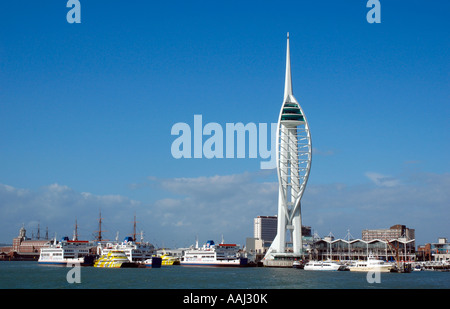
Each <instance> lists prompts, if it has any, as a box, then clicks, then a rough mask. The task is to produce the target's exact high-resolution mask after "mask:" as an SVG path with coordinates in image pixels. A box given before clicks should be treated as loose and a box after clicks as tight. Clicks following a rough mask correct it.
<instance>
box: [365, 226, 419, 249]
mask: <svg viewBox="0 0 450 309" xmlns="http://www.w3.org/2000/svg"><path fill="white" fill-rule="evenodd" d="M397 238H406V240H408V241H409V240H412V239H415V238H416V233H415V229H410V228H407V227H406V226H405V225H401V224H397V225H394V226H391V227H390V228H388V229H374V230H368V229H366V230H363V231H362V240H364V241H371V240H376V239H380V240H390V239H397ZM413 245H414V246H415V242H414V243H413Z"/></svg>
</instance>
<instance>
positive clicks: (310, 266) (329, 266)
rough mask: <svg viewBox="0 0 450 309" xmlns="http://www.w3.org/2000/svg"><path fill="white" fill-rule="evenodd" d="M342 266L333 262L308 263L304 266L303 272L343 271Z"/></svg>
mask: <svg viewBox="0 0 450 309" xmlns="http://www.w3.org/2000/svg"><path fill="white" fill-rule="evenodd" d="M343 267H344V266H343V265H341V264H339V263H336V262H333V261H309V262H308V263H306V264H305V266H304V268H303V269H304V270H328V271H337V270H341V269H342V270H343V269H344V268H343Z"/></svg>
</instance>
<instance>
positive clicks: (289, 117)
mask: <svg viewBox="0 0 450 309" xmlns="http://www.w3.org/2000/svg"><path fill="white" fill-rule="evenodd" d="M311 156H312V145H311V134H310V130H309V125H308V122H307V120H306V117H305V113H304V112H303V110H302V108H301V106H300V104H299V103H298V102H297V100H296V99H295V97H294V95H293V91H292V77H291V61H290V46H289V33H288V36H287V49H286V75H285V85H284V99H283V104H282V106H281V110H280V114H279V117H278V124H277V134H276V162H277V174H278V186H279V193H278V216H277V235H276V237H275V239H274V240H273V242H272V244H271V246H270V248H269V250H267V253H266V255H265V257H264V265H266V266H283V267H289V262H285V261H289V260H290V263H291V266H292V262H293V260H294V259H296V258H301V256H302V253H303V242H302V221H301V205H300V204H301V198H302V196H303V192H304V190H305V187H306V183H307V181H308V177H309V172H310V168H311ZM288 236H290V242H291V243H292V250H290V249H288V248H287V245H286V244H287V238H288ZM277 260H278V261H280V263H278V261H277Z"/></svg>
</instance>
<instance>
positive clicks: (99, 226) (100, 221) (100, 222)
mask: <svg viewBox="0 0 450 309" xmlns="http://www.w3.org/2000/svg"><path fill="white" fill-rule="evenodd" d="M96 238H97V239H96V240H97V241H102V240H103V238H102V211H101V210H100V212H99V218H98V231H97V237H96Z"/></svg>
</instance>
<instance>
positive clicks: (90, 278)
mask: <svg viewBox="0 0 450 309" xmlns="http://www.w3.org/2000/svg"><path fill="white" fill-rule="evenodd" d="M73 269H74V268H72V267H62V266H44V265H39V264H37V262H6V261H5V262H0V289H449V288H450V272H440V271H419V272H411V273H380V274H378V275H379V277H378V278H377V279H378V280H375V282H374V280H368V276H367V273H365V272H350V271H305V270H302V269H295V268H267V267H246V268H213V267H186V266H166V267H164V266H163V267H161V268H124V269H121V268H117V269H116V268H96V267H81V268H79V269H78V270H79V273H78V276H79V278H78V279H79V280H78V281H79V283H69V282H68V280H67V277H68V276H67V275H68V272H69V271H71V270H73ZM369 279H370V278H369ZM371 282H372V283H371Z"/></svg>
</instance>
